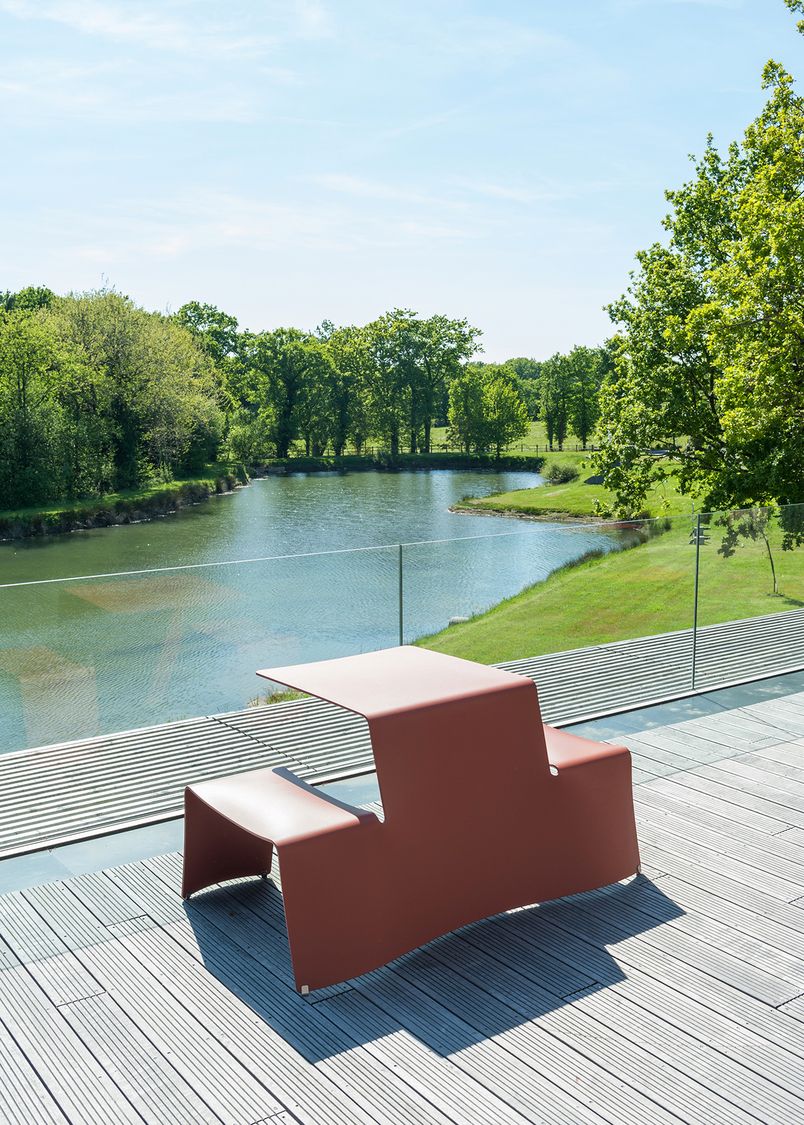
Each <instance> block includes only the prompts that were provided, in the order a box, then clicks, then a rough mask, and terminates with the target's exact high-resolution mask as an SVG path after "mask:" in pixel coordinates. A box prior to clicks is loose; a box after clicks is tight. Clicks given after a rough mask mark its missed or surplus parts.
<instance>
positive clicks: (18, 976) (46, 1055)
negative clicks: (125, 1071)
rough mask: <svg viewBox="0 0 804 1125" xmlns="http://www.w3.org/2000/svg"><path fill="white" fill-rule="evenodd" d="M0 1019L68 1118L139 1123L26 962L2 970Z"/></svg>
mask: <svg viewBox="0 0 804 1125" xmlns="http://www.w3.org/2000/svg"><path fill="white" fill-rule="evenodd" d="M0 1019H2V1022H3V1023H4V1024H5V1026H6V1028H7V1030H8V1031H9V1032H10V1034H11V1035H12V1036H13V1038H14V1040H15V1041H16V1043H17V1046H18V1048H19V1050H20V1052H21V1054H22V1055H23V1056H24V1057H25V1059H27V1061H28V1062H29V1064H30V1065H31V1066H32V1067H33V1068H34V1069H35V1070H36V1073H37V1074H38V1076H39V1078H40V1080H41V1081H42V1082H43V1083H44V1084H45V1085H46V1086H47V1088H48V1090H49V1092H50V1094H51V1096H52V1097H53V1098H54V1099H55V1100H56V1101H57V1103H58V1104H59V1106H60V1107H61V1108H62V1109H63V1111H64V1114H65V1116H66V1117H67V1118H68V1119H69V1120H70V1121H71V1122H75V1123H78V1125H108V1123H109V1122H110V1121H114V1122H125V1123H126V1125H128V1123H132V1125H134V1123H137V1125H141V1122H142V1118H141V1117H140V1115H139V1114H138V1113H137V1112H136V1111H135V1110H134V1109H133V1107H132V1106H131V1104H130V1102H129V1101H128V1099H127V1098H126V1097H125V1096H124V1094H123V1093H122V1091H121V1090H120V1088H119V1087H118V1086H117V1085H116V1084H115V1082H114V1081H113V1080H112V1078H111V1077H110V1076H109V1075H108V1074H107V1072H106V1071H105V1070H104V1069H103V1067H102V1066H100V1065H99V1064H98V1063H97V1061H96V1059H95V1058H94V1057H93V1056H92V1054H91V1053H90V1052H89V1051H88V1050H87V1048H86V1047H85V1045H84V1044H83V1042H82V1041H81V1039H80V1038H79V1037H78V1036H77V1035H76V1034H75V1032H74V1031H73V1030H72V1028H70V1026H69V1025H68V1024H67V1023H66V1022H65V1020H64V1018H63V1016H62V1014H61V1013H60V1011H59V1010H58V1009H57V1008H54V1007H53V1005H52V1004H50V1002H49V1001H48V1000H47V999H46V997H45V995H44V993H43V992H42V991H41V990H40V988H39V986H38V984H37V983H36V982H35V981H34V979H33V977H32V976H31V975H30V974H29V972H28V970H27V969H26V968H24V967H21V968H19V969H5V970H4V971H3V972H0Z"/></svg>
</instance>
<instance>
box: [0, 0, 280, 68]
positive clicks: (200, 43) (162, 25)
mask: <svg viewBox="0 0 804 1125" xmlns="http://www.w3.org/2000/svg"><path fill="white" fill-rule="evenodd" d="M166 8H167V6H166V5H161V6H158V7H151V8H150V9H149V8H148V7H147V5H144V4H142V5H138V6H137V7H136V8H133V7H132V6H124V5H122V4H119V3H110V2H108V0H0V12H5V13H6V14H7V15H10V16H14V17H15V18H17V19H20V20H37V21H44V22H49V23H56V24H60V25H61V26H64V27H68V28H70V29H72V30H73V31H77V32H79V33H81V34H84V35H91V36H97V37H100V38H104V39H111V40H114V41H116V42H119V43H128V44H134V45H138V46H142V47H148V48H149V49H151V50H156V51H167V52H172V53H175V54H186V55H195V56H199V55H200V56H204V57H207V56H209V57H220V56H221V55H236V56H242V55H259V54H262V53H263V52H264V51H266V50H268V49H270V48H271V47H273V46H275V45H276V43H277V38H276V36H266V35H263V34H249V35H242V36H232V35H231V34H227V33H226V30H225V28H224V27H222V26H221V25H219V24H216V23H204V22H203V21H201V20H199V19H198V18H197V16H196V17H195V18H191V19H185V20H181V19H176V18H171V17H170V16H169V15H167V14H166Z"/></svg>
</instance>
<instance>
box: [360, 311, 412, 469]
mask: <svg viewBox="0 0 804 1125" xmlns="http://www.w3.org/2000/svg"><path fill="white" fill-rule="evenodd" d="M411 317H412V314H411V313H409V312H408V311H407V310H404V309H403V310H400V309H394V310H393V311H391V312H387V313H384V314H383V315H382V316H381V317H378V318H377V320H373V321H372V322H371V323H370V324H367V325H366V326H365V328H364V330H363V331H364V333H365V342H366V349H367V359H368V363H369V364H370V369H371V379H370V381H369V383H368V386H367V387H366V392H367V393H366V408H367V412H368V424H369V431H370V432H371V433H372V434H373V435H374V436H376V437H377V438H379V439H380V441H382V442H383V443H384V444H385V445H386V446H387V448H388V450H389V452H390V454H391V456H392V457H396V456H397V454H398V453H399V449H400V441H401V436H402V433H403V430H404V427H405V422H406V420H407V419H410V418H411V416H414V417H415V413H416V412H415V410H413V411H412V410H411V403H412V400H413V398H414V396H413V395H412V393H411V371H412V368H413V364H414V360H413V351H414V347H415V341H414V335H413V330H412V328H411V324H410V319H411Z"/></svg>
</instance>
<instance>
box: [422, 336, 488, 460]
mask: <svg viewBox="0 0 804 1125" xmlns="http://www.w3.org/2000/svg"><path fill="white" fill-rule="evenodd" d="M413 331H414V338H415V342H414V347H413V350H412V356H411V359H412V362H413V368H414V369H413V371H412V373H411V381H412V388H411V389H412V391H413V390H414V388H415V396H414V401H415V403H416V407H415V409H414V413H413V417H412V419H411V452H415V434H416V432H417V431H418V429H419V427H421V432H422V451H423V452H424V453H429V452H430V434H431V430H432V425H433V421H434V419H435V418H436V417H437V416H439V415H440V416H442V417H443V416H444V414H445V413H446V404H447V399H448V394H449V385H450V383H451V382H452V380H453V379H455V378H456V376H457V375H458V373H459V372H460V370H461V365H462V364H463V363H464V362H465V361H466V360H468V359H469V357H470V356H472V355H474V354H475V352H476V351H477V350H478V346H479V345H478V343H477V338H478V336H479V335H480V332H479V330H478V329H477V328H473V327H472V326H471V325H470V324H469V323H468V321H466V320H450V319H449V318H448V317H446V316H442V315H440V314H439V315H436V316H431V317H428V319H427V320H419V321H416V322H415V325H414V328H413Z"/></svg>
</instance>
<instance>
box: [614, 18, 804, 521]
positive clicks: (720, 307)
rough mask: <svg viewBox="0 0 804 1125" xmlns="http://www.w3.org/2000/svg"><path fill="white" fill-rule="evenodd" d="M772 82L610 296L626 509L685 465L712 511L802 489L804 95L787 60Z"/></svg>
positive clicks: (683, 481)
mask: <svg viewBox="0 0 804 1125" xmlns="http://www.w3.org/2000/svg"><path fill="white" fill-rule="evenodd" d="M788 6H789V7H791V8H792V9H793V10H804V8H802V6H801V5H799V4H798V3H796V2H792V0H789V2H788ZM763 87H764V88H765V89H766V90H767V91H768V92H769V96H768V101H767V103H766V105H765V106H764V108H763V110H762V112H761V113H760V114H759V116H758V117H757V119H756V120H755V121H754V122H752V123H751V124H750V125H749V126H748V128H747V129H746V131H745V135H744V137H743V139H742V141H741V142H739V143H734V144H732V145H731V146H730V147H729V148H728V149H727V150H726V152H724V153H721V152H719V151H718V150H717V149H716V148H715V146H714V144H713V141H712V139H711V137H710V138H709V139H708V141H707V145H706V148H705V150H704V154H703V156H702V157H701V158H700V159H698V160H697V161H696V162H695V169H694V175H693V177H692V178H691V179H690V180H689V182H687V183H686V184H684V185H682V186H681V187H680V188H679V189H677V190H674V191H668V192H667V193H666V194H667V199H668V202H669V203H670V212H669V214H668V215H667V217H666V219H665V221H664V226H665V229H666V230H667V232H668V236H669V237H668V239H667V242H666V243H658V242H657V243H655V244H654V245H653V246H651V247H649V248H648V249H647V250H644V251H642V252H640V253H639V254H638V255H637V269H636V270H635V271H634V273H633V274H632V276H631V285H630V287H629V289H628V292H627V293H626V294H625V295H624V296H623V297H621V298H620V299H619V300H618V301H615V302H614V303H613V304H612V305H611V306H610V309H609V312H610V315H611V317H612V320H613V321H614V322H615V324H616V325H617V327H618V334H617V336H616V338H615V341H614V343H613V357H614V363H613V368H612V370H611V371H610V372H609V374H608V375H607V376H606V379H605V380H604V384H603V388H602V392H601V419H600V424H599V428H600V435H601V441H602V442H603V446H604V448H603V451H602V453H601V454H600V455H599V457H598V461H599V464H600V466H601V468H602V469H603V471H604V473H605V475H606V480H607V483H608V484H609V485H610V486H611V487H612V488H613V489H614V491H615V492H616V494H617V497H618V500H619V502H620V504H621V505H622V506H623V507H624V508H628V509H631V510H634V509H635V508H637V507H639V505H640V503H641V501H642V500H643V499H644V497H645V494H646V492H647V490H648V488H650V487H651V485H652V484H653V483H655V482H656V481H657V480H660V479H662V478H664V477H666V476H667V475H669V474H670V473H676V472H677V473H678V479H679V485H680V487H681V489H682V491H685V492H687V493H689V494H690V495H692V496H694V497H697V498H698V499H699V500H700V502H701V503H702V504H703V505H704V506H705V507H708V508H726V507H744V506H748V505H752V504H764V503H767V502H781V503H795V502H797V501H800V500H801V499H802V495H801V490H802V482H803V481H804V272H802V269H801V263H802V261H803V260H804V198H802V196H803V194H804V99H802V98H801V96H800V95H798V94H797V93H796V91H795V88H794V84H793V79H792V78H791V76H790V75H789V74H788V73H787V72H786V71H785V70H784V69H783V68H782V67H781V66H779V65H778V64H776V63H773V62H771V63H768V65H767V66H766V68H765V71H764V74H763ZM669 444H672V445H673V446H674V455H673V457H672V458H671V459H666V458H664V459H663V458H660V457H658V456H656V453H657V451H659V450H662V449H665V448H667V446H668V445H669Z"/></svg>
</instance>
